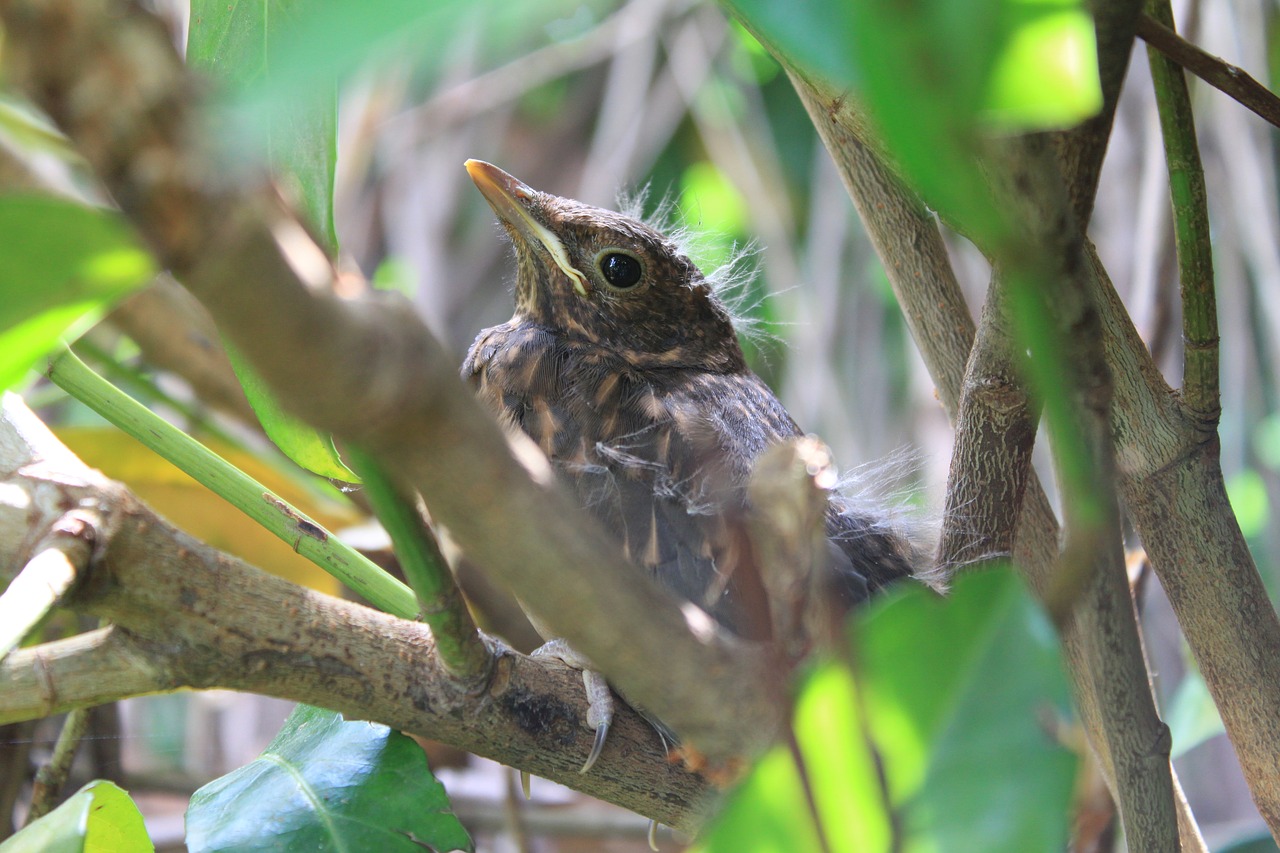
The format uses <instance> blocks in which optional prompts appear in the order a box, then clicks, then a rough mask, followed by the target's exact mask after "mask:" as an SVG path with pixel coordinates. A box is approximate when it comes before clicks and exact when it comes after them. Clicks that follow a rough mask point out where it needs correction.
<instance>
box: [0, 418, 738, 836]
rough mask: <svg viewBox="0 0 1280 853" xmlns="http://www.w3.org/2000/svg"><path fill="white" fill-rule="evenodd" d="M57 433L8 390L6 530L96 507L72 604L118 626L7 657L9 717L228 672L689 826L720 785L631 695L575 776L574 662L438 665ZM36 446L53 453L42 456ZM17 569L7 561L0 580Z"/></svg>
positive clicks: (1, 712) (19, 558)
mask: <svg viewBox="0 0 1280 853" xmlns="http://www.w3.org/2000/svg"><path fill="white" fill-rule="evenodd" d="M32 441H35V442H38V444H36V445H33V444H31V442H32ZM54 441H55V440H54V439H53V438H52V436H51V435H48V434H47V432H45V431H44V430H43V428H42V426H41V425H40V424H39V423H38V422H37V421H35V418H34V416H33V415H31V414H30V412H29V411H26V410H25V409H24V408H22V407H21V405H20V404H18V403H17V401H16V398H13V397H9V398H7V401H6V405H5V419H4V421H3V422H0V470H4V471H10V472H16V473H13V474H11V475H10V476H9V477H8V478H7V479H6V480H4V483H3V484H4V486H5V489H4V494H5V496H6V500H5V502H4V503H3V504H0V530H20V529H24V528H28V527H29V528H34V529H40V528H43V527H46V526H47V525H48V524H50V523H52V522H53V521H55V520H56V519H58V518H60V517H61V508H63V507H66V506H77V505H88V506H93V507H95V508H97V510H98V512H99V514H100V516H101V517H102V518H103V519H104V521H103V523H102V524H101V525H99V526H98V527H97V528H96V532H97V534H98V539H97V541H96V554H97V557H96V559H95V560H94V561H93V563H92V566H91V568H90V570H89V573H88V577H87V578H85V579H84V582H83V583H82V584H80V585H79V586H78V587H77V588H76V590H75V591H74V592H73V593H72V594H71V595H70V596H69V597H68V599H67V604H68V606H70V607H72V608H74V609H76V610H79V611H81V612H84V613H89V614H92V615H95V616H99V617H103V618H106V619H109V620H111V621H112V622H113V623H114V624H113V625H112V627H110V628H106V629H101V630H98V631H94V632H91V633H89V634H83V635H79V636H77V637H73V638H70V639H68V640H63V641H58V642H54V643H48V644H45V645H42V646H36V647H34V648H30V649H23V650H19V651H17V652H15V653H13V654H12V655H10V656H9V658H8V659H6V660H5V661H4V662H3V664H0V683H3V684H4V685H5V689H4V691H3V693H0V723H7V722H12V721H17V720H24V719H32V718H35V717H40V716H46V715H49V714H53V713H59V712H62V711H66V710H69V709H72V708H78V707H86V706H89V705H95V704H99V703H103V702H108V701H112V700H115V699H120V698H124V697H126V696H136V695H142V694H146V693H155V692H159V691H167V690H174V689H179V688H184V687H189V688H198V689H206V688H214V687H221V688H229V689H234V690H246V691H252V692H255V693H262V694H265V695H273V696H279V697H282V698H287V699H293V700H297V701H300V702H309V703H312V704H317V705H322V706H324V707H328V708H332V709H334V710H337V711H340V712H342V713H343V714H346V715H347V716H348V717H352V718H356V719H371V720H377V721H379V722H383V723H387V724H388V725H391V726H394V727H396V728H399V729H402V730H405V731H408V732H413V733H417V734H421V735H424V736H427V737H430V738H433V739H435V740H440V741H443V742H445V743H449V744H452V745H455V746H458V747H461V748H464V749H467V750H470V751H472V752H475V753H477V754H480V755H486V756H489V757H491V758H494V759H495V760H498V761H501V762H503V763H506V764H510V765H513V766H516V767H520V768H522V769H525V770H528V771H530V772H532V773H535V774H537V775H539V776H543V777H546V778H549V779H555V780H556V781H559V782H562V783H564V784H568V785H572V786H573V787H575V788H578V789H579V790H583V791H585V792H586V793H589V794H592V795H594V796H597V797H600V798H602V799H606V800H609V801H611V802H615V803H618V804H620V805H624V806H626V807H628V808H631V809H633V810H635V811H638V812H640V813H641V814H645V815H648V816H650V817H653V818H655V819H657V820H660V821H662V822H664V823H667V824H670V825H672V826H676V827H680V828H683V829H686V830H690V831H692V830H695V829H696V828H697V826H698V824H699V823H700V821H701V820H702V819H703V818H704V817H705V815H706V813H707V811H708V810H709V809H710V808H711V806H712V805H713V803H714V800H715V798H716V796H717V792H716V790H715V789H714V788H713V787H712V786H710V785H709V784H708V783H707V781H706V780H705V779H704V778H703V777H701V776H698V775H696V774H693V773H691V772H689V771H688V770H686V769H684V768H682V767H679V766H674V765H672V764H670V763H669V762H668V761H667V756H666V750H665V748H664V746H663V744H662V742H661V740H660V739H659V738H658V737H657V735H656V734H655V733H654V731H653V729H652V728H651V727H650V725H649V724H648V723H647V722H645V721H644V720H643V719H642V718H641V717H639V715H637V714H636V713H634V712H633V711H631V710H630V709H628V708H625V707H624V708H622V709H620V711H619V716H618V717H617V718H615V721H614V727H613V729H612V730H611V732H610V737H609V740H608V742H607V744H606V746H605V750H604V753H603V755H602V756H601V758H600V760H599V762H598V763H597V764H596V767H595V768H594V770H593V772H592V773H590V774H588V775H586V776H583V775H580V774H579V773H578V769H579V767H581V765H582V761H583V758H584V756H585V755H586V754H587V752H588V751H589V749H590V746H591V742H592V738H593V733H592V731H591V730H590V729H589V728H587V726H586V722H585V721H586V701H585V696H584V695H583V692H582V689H581V678H580V676H579V675H578V674H577V673H576V672H574V671H572V670H568V669H566V668H565V667H563V666H560V665H558V664H552V663H548V662H547V661H545V660H537V659H532V658H527V657H524V656H523V655H518V654H515V653H504V654H502V655H501V656H500V658H499V660H498V661H497V664H496V669H497V671H496V673H495V676H494V678H493V679H492V680H491V682H490V686H489V689H488V690H487V691H486V692H483V693H481V694H480V695H476V694H473V693H469V692H468V691H467V690H466V689H465V685H463V684H460V683H459V682H457V681H455V680H454V679H453V678H452V677H451V676H450V675H449V673H448V672H447V670H446V669H445V667H444V666H443V665H442V663H441V661H440V658H439V655H438V654H437V651H436V647H435V641H434V639H433V638H432V636H431V634H430V632H429V630H428V629H427V628H426V626H424V625H422V624H421V623H417V622H410V621H407V620H403V619H398V618H396V617H393V616H389V615H387V614H385V613H380V612H378V611H376V610H372V609H369V608H366V607H362V606H360V605H357V604H353V603H351V602H347V601H342V600H340V599H336V598H331V597H329V596H325V595H320V594H318V593H314V592H311V591H308V590H304V589H302V588H300V587H297V586H294V585H293V584H290V583H288V582H287V581H284V580H281V579H279V578H275V577H273V576H271V575H267V574H265V573H262V572H259V571H258V570H256V569H254V568H253V567H251V566H248V565H246V564H244V563H243V562H241V561H240V560H237V559H235V558H232V557H229V556H227V555H225V554H222V553H219V552H217V551H215V550H214V549H212V548H210V547H209V546H207V545H204V544H203V543H201V542H199V541H197V540H195V539H193V538H191V537H189V536H187V535H186V534H184V533H182V532H181V531H179V530H176V529H175V528H173V527H172V526H170V525H169V524H168V523H166V522H165V521H163V520H162V519H160V518H159V517H158V516H156V515H155V514H154V513H153V512H152V511H151V510H150V509H149V508H147V507H146V506H144V505H142V504H141V503H139V502H138V501H137V499H136V498H134V497H133V496H132V495H130V494H129V493H128V492H126V491H125V490H124V489H123V488H121V487H119V486H117V485H115V484H111V483H109V482H107V481H105V480H103V479H102V478H101V477H100V476H99V475H97V474H96V473H95V472H92V471H89V470H88V469H86V468H84V466H83V465H82V464H80V463H78V462H76V461H75V460H73V459H67V458H66V457H62V458H61V459H58V458H56V457H58V456H60V455H61V451H60V450H59V449H58V448H57V447H56V446H55V445H54V444H53V442H54ZM50 449H51V451H50ZM41 456H44V457H48V458H50V459H51V460H52V462H48V463H45V464H43V465H42V464H40V463H39V462H38V461H37V460H38V459H39V457H41ZM33 462H35V464H32V463H33ZM19 497H20V498H21V499H19ZM23 542H24V537H22V536H5V537H0V567H13V566H15V565H18V564H21V563H22V562H23V561H24V559H25V556H26V555H25V553H24V551H25V550H28V549H24V546H23ZM9 574H11V568H6V569H5V570H0V581H3V580H7V576H8V575H9ZM282 614H283V615H287V618H282Z"/></svg>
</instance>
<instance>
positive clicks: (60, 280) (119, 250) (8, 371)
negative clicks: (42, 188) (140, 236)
mask: <svg viewBox="0 0 1280 853" xmlns="http://www.w3.org/2000/svg"><path fill="white" fill-rule="evenodd" d="M0 234H3V235H4V242H5V249H4V251H3V252H0V388H8V387H9V386H11V385H13V384H14V383H15V382H17V381H18V380H19V379H21V378H22V375H23V374H24V373H25V372H26V371H27V370H28V369H29V368H30V367H31V365H32V364H33V363H34V362H35V360H36V359H37V358H39V357H40V356H41V355H43V354H44V353H46V352H48V351H49V350H50V349H51V348H52V347H53V346H54V345H55V344H56V343H57V341H58V339H59V337H61V336H62V335H63V334H65V333H66V332H67V330H68V329H70V328H71V327H72V326H73V325H75V324H76V323H77V321H80V322H79V325H80V328H87V326H88V324H89V323H91V322H92V321H93V320H94V319H96V317H97V316H98V314H99V313H100V312H101V311H103V310H105V309H106V308H107V307H109V306H110V305H111V303H112V302H114V301H115V300H116V299H118V298H119V297H121V296H123V295H124V294H126V293H128V292H129V291H130V290H133V289H134V288H136V287H138V286H139V285H141V284H144V283H145V282H147V281H148V280H149V279H150V278H151V276H152V275H153V274H154V273H155V268H154V266H153V264H152V261H151V258H150V256H149V255H148V254H147V253H146V252H145V251H143V250H142V249H140V248H139V247H138V244H137V243H136V241H134V239H133V237H132V235H131V234H130V232H129V230H128V229H127V228H126V227H125V226H124V225H123V223H122V222H121V220H120V219H119V217H117V216H115V215H114V214H111V213H107V212H105V211H101V210H95V209H93V208H89V207H85V206H84V205H81V204H76V203H75V202H70V201H65V200H62V199H55V198H48V197H43V196H21V195H9V196H0Z"/></svg>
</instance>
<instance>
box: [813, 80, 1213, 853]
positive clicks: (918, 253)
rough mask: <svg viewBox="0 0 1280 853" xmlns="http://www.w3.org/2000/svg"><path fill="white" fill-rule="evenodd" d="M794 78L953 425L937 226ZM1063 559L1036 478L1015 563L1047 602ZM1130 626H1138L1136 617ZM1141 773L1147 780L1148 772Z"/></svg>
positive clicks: (954, 398)
mask: <svg viewBox="0 0 1280 853" xmlns="http://www.w3.org/2000/svg"><path fill="white" fill-rule="evenodd" d="M791 76H792V82H793V83H794V84H795V86H796V90H797V92H798V93H799V94H800V96H801V100H802V101H804V103H805V106H806V108H807V109H808V110H809V114H810V116H811V117H812V118H813V120H814V124H815V125H816V126H817V128H818V131H819V133H820V134H821V135H822V137H823V140H824V142H825V143H826V145H827V148H828V150H829V151H830V152H831V154H832V157H833V158H834V159H835V161H836V165H837V166H838V168H839V169H840V172H841V175H842V177H843V178H844V180H845V185H846V187H847V188H848V189H849V191H850V195H851V196H852V197H853V200H854V203H855V205H856V206H857V207H858V210H859V213H860V214H861V215H862V217H863V221H864V223H865V224H866V226H867V230H868V233H869V235H870V236H871V240H872V243H873V244H874V245H875V246H876V249H877V252H879V254H880V256H881V258H882V260H883V262H884V265H885V270H886V272H887V273H888V276H889V280H890V283H891V284H892V285H893V287H894V291H895V293H896V294H897V296H898V299H899V302H900V303H901V304H902V306H903V311H904V314H905V315H906V317H907V319H908V325H909V326H910V328H911V330H912V333H913V336H914V337H915V340H916V342H917V345H918V346H919V347H920V350H921V353H922V355H923V356H924V359H925V363H926V364H927V365H928V366H929V368H930V372H931V373H932V375H933V377H934V381H935V382H936V383H937V384H938V396H939V399H940V400H942V402H943V404H944V405H945V406H946V407H947V409H948V412H949V413H950V414H951V415H952V417H953V418H954V417H955V415H956V410H957V409H956V406H957V403H958V401H959V399H960V390H961V381H962V377H963V373H964V364H965V359H966V357H967V356H968V353H969V346H970V344H971V343H972V341H973V324H972V320H971V319H970V318H969V314H968V309H967V307H966V306H965V303H964V300H963V298H962V297H961V295H960V291H959V286H958V284H957V283H956V280H955V276H954V273H953V272H952V270H951V267H950V263H949V261H948V260H947V256H946V253H945V249H944V247H943V245H942V240H941V235H940V234H939V232H938V226H937V222H936V220H934V219H933V218H932V217H931V216H930V215H928V214H927V213H926V212H925V211H924V209H923V206H922V205H921V204H920V202H919V200H918V199H917V198H915V197H914V195H913V194H911V193H910V192H909V191H908V190H906V189H905V187H903V185H902V184H901V182H900V181H899V180H898V178H897V177H896V176H895V175H894V174H893V173H892V172H891V170H890V169H889V168H888V167H886V166H885V164H884V162H883V161H882V160H880V159H879V158H878V157H877V156H876V154H875V152H874V151H873V148H872V146H870V145H869V144H868V143H867V142H866V141H865V140H864V139H863V138H862V133H863V132H865V128H864V127H863V123H862V122H861V121H860V119H859V117H858V116H857V115H856V114H853V110H852V107H851V105H850V103H849V99H848V98H847V96H846V95H845V94H842V93H838V92H835V91H833V90H830V89H829V88H827V87H824V86H823V84H821V83H818V82H816V81H813V80H809V79H805V78H803V77H801V76H799V75H797V74H795V73H794V72H793V73H792V75H791ZM1089 197H1090V198H1091V193H1090V194H1089ZM1079 201H1080V197H1077V203H1079ZM1057 551H1058V546H1057V523H1056V521H1055V519H1054V518H1053V514H1052V512H1051V510H1050V509H1049V504H1048V501H1047V499H1046V497H1045V494H1044V490H1043V488H1042V487H1041V485H1040V483H1039V480H1038V479H1036V478H1035V476H1034V474H1032V475H1031V477H1030V480H1029V482H1028V486H1027V492H1026V497H1025V500H1024V506H1023V510H1022V515H1021V517H1020V523H1019V526H1018V529H1017V531H1016V535H1015V538H1014V558H1015V562H1016V563H1017V564H1018V565H1019V567H1020V568H1022V569H1023V570H1024V571H1025V572H1026V573H1027V578H1028V580H1029V582H1030V584H1031V586H1032V588H1033V589H1035V590H1036V591H1037V593H1038V594H1039V595H1041V596H1043V595H1045V594H1047V592H1048V589H1049V586H1050V581H1051V577H1052V576H1051V574H1050V572H1049V569H1050V567H1051V566H1052V565H1053V561H1054V559H1055V557H1056V555H1057ZM1125 612H1126V611H1119V612H1118V613H1117V612H1116V611H1114V610H1112V611H1111V614H1112V615H1114V616H1118V617H1120V618H1123V614H1124V613H1125ZM1131 612H1132V611H1131V610H1129V611H1128V613H1130V614H1131ZM1129 618H1130V622H1132V617H1131V615H1130V617H1129ZM1085 628H1086V626H1085V625H1084V623H1083V622H1082V621H1081V620H1080V618H1079V613H1077V620H1076V621H1075V622H1074V623H1072V624H1071V625H1068V626H1065V627H1064V631H1063V646H1064V650H1065V652H1066V657H1067V664H1068V668H1069V671H1070V673H1071V676H1072V681H1073V685H1074V690H1075V695H1076V701H1077V704H1078V706H1079V708H1080V711H1081V714H1082V716H1083V718H1084V721H1085V725H1086V729H1087V731H1088V732H1089V734H1090V740H1091V743H1092V745H1093V747H1094V749H1095V750H1096V751H1097V753H1098V756H1099V760H1100V764H1101V766H1102V768H1103V770H1104V773H1105V775H1106V777H1107V779H1108V784H1109V786H1110V788H1111V790H1112V792H1113V793H1114V792H1116V789H1117V785H1116V777H1117V770H1116V766H1115V761H1116V756H1115V754H1114V750H1113V745H1112V744H1111V743H1110V742H1109V739H1108V738H1107V736H1106V735H1105V734H1104V730H1105V729H1106V728H1107V727H1106V726H1105V725H1104V709H1103V701H1102V697H1101V696H1100V695H1099V688H1100V679H1099V677H1098V676H1099V670H1098V665H1099V662H1100V658H1101V651H1100V648H1099V643H1100V637H1099V636H1098V634H1097V633H1096V632H1094V631H1089V630H1085ZM1123 634H1124V635H1125V636H1128V637H1130V639H1134V638H1135V637H1136V634H1135V633H1134V632H1133V631H1124V632H1123ZM1123 653H1124V655H1125V656H1127V657H1128V658H1129V659H1130V660H1138V661H1141V648H1140V646H1138V645H1137V643H1136V642H1133V643H1130V644H1129V645H1128V646H1127V648H1125V649H1124V652H1123ZM1138 760H1139V762H1141V760H1142V759H1141V758H1140V757H1139V759H1138ZM1136 770H1138V771H1139V772H1141V770H1142V768H1136ZM1179 827H1180V835H1181V838H1182V843H1183V847H1184V849H1186V850H1194V849H1203V842H1202V841H1200V840H1199V836H1198V830H1197V829H1196V827H1195V823H1194V820H1193V819H1192V818H1191V816H1190V814H1189V813H1188V812H1187V811H1186V808H1185V803H1179Z"/></svg>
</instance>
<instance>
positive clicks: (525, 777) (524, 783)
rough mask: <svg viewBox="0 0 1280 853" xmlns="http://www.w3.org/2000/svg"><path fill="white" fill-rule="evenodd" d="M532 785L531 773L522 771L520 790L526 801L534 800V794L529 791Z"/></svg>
mask: <svg viewBox="0 0 1280 853" xmlns="http://www.w3.org/2000/svg"><path fill="white" fill-rule="evenodd" d="M530 785H531V783H530V780H529V771H528V770H521V771H520V790H521V792H522V793H523V794H524V798H525V799H526V800H532V799H533V794H532V793H530V790H529V789H530Z"/></svg>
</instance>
